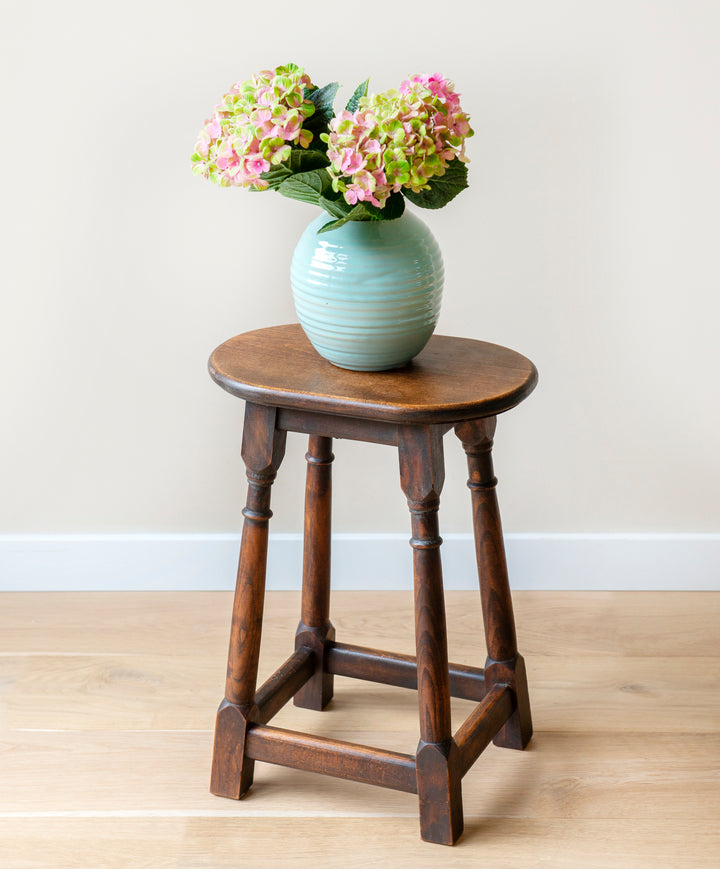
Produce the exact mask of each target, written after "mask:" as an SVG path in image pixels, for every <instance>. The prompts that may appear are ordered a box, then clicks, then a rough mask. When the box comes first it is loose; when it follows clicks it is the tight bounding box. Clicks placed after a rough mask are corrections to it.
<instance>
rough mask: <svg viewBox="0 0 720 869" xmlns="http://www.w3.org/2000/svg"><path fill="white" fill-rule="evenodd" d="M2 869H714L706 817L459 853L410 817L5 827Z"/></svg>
mask: <svg viewBox="0 0 720 869" xmlns="http://www.w3.org/2000/svg"><path fill="white" fill-rule="evenodd" d="M0 842H2V843H3V844H2V845H0V848H4V849H5V851H4V853H3V851H2V850H0V858H2V859H3V863H2V865H3V867H5V869H46V867H48V866H69V867H70V866H71V867H74V869H165V867H177V869H231V867H232V869H238V867H239V869H291V867H294V866H302V865H313V864H320V865H322V866H324V867H328V869H348V867H353V869H354V867H369V869H388V867H392V869H466V867H468V869H469V867H478V866H487V867H492V869H579V867H582V869H717V865H718V863H717V836H716V835H715V834H714V833H713V831H712V830H711V828H710V827H709V825H708V824H707V823H705V822H702V821H700V822H698V821H670V822H665V823H663V824H658V823H657V822H656V821H638V820H634V819H633V820H627V819H626V820H623V821H619V822H613V823H608V822H607V821H605V820H595V821H575V820H573V821H567V822H565V821H555V822H547V821H544V820H540V821H536V820H522V821H518V820H516V819H514V818H482V819H477V820H472V819H471V820H470V821H469V822H468V823H467V824H466V828H465V833H464V834H463V837H462V839H460V841H459V842H458V844H457V845H455V846H454V847H453V848H446V847H444V846H441V845H429V844H427V843H424V842H422V841H421V840H420V837H419V825H418V822H417V820H415V819H413V818H381V817H380V818H378V817H373V818H362V819H354V818H353V819H347V818H316V819H313V820H312V821H308V820H307V819H306V818H296V817H293V818H282V819H279V818H251V819H248V820H242V819H239V818H193V817H190V818H162V817H160V818H88V819H67V818H62V819H57V818H49V819H43V820H42V822H41V823H36V822H33V821H32V820H21V821H12V822H3V821H0Z"/></svg>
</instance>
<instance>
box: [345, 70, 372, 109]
mask: <svg viewBox="0 0 720 869" xmlns="http://www.w3.org/2000/svg"><path fill="white" fill-rule="evenodd" d="M369 84H370V79H369V78H366V79H365V81H364V82H363V83H362V84H359V85H358V86H357V87H356V88H355V92H354V93H353V95H352V96H351V97H350V99H349V100H348V102H347V105H346V106H345V111H346V112H356V111H357V110H358V107H359V105H360V98H361V97H366V96H367V92H368V85H369Z"/></svg>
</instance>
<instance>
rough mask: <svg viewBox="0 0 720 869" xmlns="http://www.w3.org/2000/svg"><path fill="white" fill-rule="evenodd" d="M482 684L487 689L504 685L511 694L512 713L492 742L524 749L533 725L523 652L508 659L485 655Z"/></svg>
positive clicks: (505, 746) (501, 746)
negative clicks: (483, 682)
mask: <svg viewBox="0 0 720 869" xmlns="http://www.w3.org/2000/svg"><path fill="white" fill-rule="evenodd" d="M485 684H486V686H487V688H488V690H491V688H492V686H502V685H507V686H508V687H509V688H510V690H511V691H512V695H513V713H512V715H511V716H510V717H509V718H508V720H507V722H506V723H505V724H504V725H503V726H502V727H501V728H500V730H499V731H498V733H497V735H496V736H495V738H494V739H493V743H494V744H495V745H497V746H499V747H500V748H515V749H518V750H522V749H524V748H526V747H527V745H528V743H529V742H530V739H531V737H532V734H533V727H532V716H531V714H530V697H529V695H528V683H527V672H526V669H525V661H524V659H523V657H522V655H519V654H518V655H515V656H514V657H513V658H511V659H510V660H508V661H493V660H492V659H490V658H488V660H487V661H486V663H485Z"/></svg>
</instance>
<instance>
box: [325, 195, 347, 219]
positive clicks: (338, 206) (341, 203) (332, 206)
mask: <svg viewBox="0 0 720 869" xmlns="http://www.w3.org/2000/svg"><path fill="white" fill-rule="evenodd" d="M318 205H319V206H320V207H321V208H324V209H325V211H327V213H328V214H329V215H331V216H332V217H339V218H342V217H346V216H347V215H348V214H350V212H351V211H352V209H353V206H352V205H348V204H347V202H345V200H344V199H343V198H342V197H341V198H340V199H328V198H327V197H326V196H321V197H320V201H319V202H318Z"/></svg>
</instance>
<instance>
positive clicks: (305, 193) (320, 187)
mask: <svg viewBox="0 0 720 869" xmlns="http://www.w3.org/2000/svg"><path fill="white" fill-rule="evenodd" d="M330 186H331V181H330V175H329V173H328V172H327V170H325V169H316V170H314V171H313V172H300V173H298V174H297V175H291V176H290V177H289V178H286V179H285V180H284V181H283V182H282V184H281V185H280V186H279V187H278V191H279V192H280V193H282V195H283V196H287V197H288V199H298V200H299V201H300V202H309V203H311V204H312V205H319V204H320V196H321V195H322V193H323V192H324V191H325V190H327V189H328V188H329V187H330Z"/></svg>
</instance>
